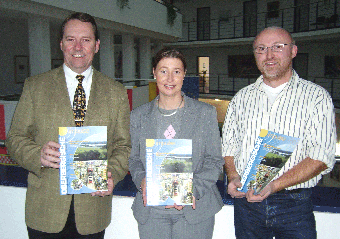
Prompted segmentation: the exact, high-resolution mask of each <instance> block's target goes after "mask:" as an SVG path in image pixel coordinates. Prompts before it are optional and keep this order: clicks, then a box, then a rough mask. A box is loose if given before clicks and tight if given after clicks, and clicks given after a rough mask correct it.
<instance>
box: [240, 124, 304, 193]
mask: <svg viewBox="0 0 340 239" xmlns="http://www.w3.org/2000/svg"><path fill="white" fill-rule="evenodd" d="M299 140H300V139H299V138H295V137H291V136H287V135H284V134H278V133H275V132H272V131H268V130H264V129H261V132H260V136H259V137H258V138H257V139H256V142H255V146H254V149H253V151H252V152H251V154H250V158H249V160H248V163H247V166H246V168H245V170H244V173H243V175H242V178H241V183H242V187H241V188H240V189H239V190H240V191H241V192H247V191H248V190H249V189H254V190H255V193H254V194H258V193H260V192H261V191H262V189H263V188H264V187H265V186H267V185H268V184H269V183H270V182H271V180H272V179H273V178H274V177H275V176H276V175H277V174H278V173H279V171H280V170H281V168H282V167H283V166H284V165H285V163H286V162H287V161H288V159H289V157H290V156H291V155H292V153H293V151H294V150H295V148H296V146H297V144H298V143H299Z"/></svg>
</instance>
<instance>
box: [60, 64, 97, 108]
mask: <svg viewBox="0 0 340 239" xmlns="http://www.w3.org/2000/svg"><path fill="white" fill-rule="evenodd" d="M63 68H64V72H65V78H66V85H67V90H68V94H69V97H70V102H71V106H72V107H73V100H74V92H75V91H76V88H77V86H78V80H77V79H76V76H77V75H83V76H84V77H85V78H84V79H83V83H82V84H83V88H84V91H85V96H86V108H87V106H88V104H89V99H90V93H91V84H92V75H93V68H92V66H90V67H89V68H87V70H86V71H84V72H83V73H81V74H78V73H76V72H74V71H72V70H71V69H70V68H69V67H67V66H66V65H65V64H63Z"/></svg>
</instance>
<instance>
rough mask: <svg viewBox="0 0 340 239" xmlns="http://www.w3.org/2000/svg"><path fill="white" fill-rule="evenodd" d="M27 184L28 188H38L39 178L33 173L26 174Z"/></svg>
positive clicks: (39, 184)
mask: <svg viewBox="0 0 340 239" xmlns="http://www.w3.org/2000/svg"><path fill="white" fill-rule="evenodd" d="M27 183H28V185H29V186H33V187H36V188H40V186H41V180H40V178H39V177H38V176H36V175H35V174H33V173H29V174H28V177H27Z"/></svg>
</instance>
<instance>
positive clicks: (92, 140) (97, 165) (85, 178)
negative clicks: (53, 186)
mask: <svg viewBox="0 0 340 239" xmlns="http://www.w3.org/2000/svg"><path fill="white" fill-rule="evenodd" d="M59 144H60V145H61V147H60V154H61V155H60V169H59V174H60V194H61V195H66V194H80V193H91V192H95V191H107V190H108V188H107V127H106V126H84V127H59Z"/></svg>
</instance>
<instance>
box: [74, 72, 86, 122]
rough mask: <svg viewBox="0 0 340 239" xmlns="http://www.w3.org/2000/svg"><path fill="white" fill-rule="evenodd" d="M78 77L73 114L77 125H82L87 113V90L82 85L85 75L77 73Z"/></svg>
mask: <svg viewBox="0 0 340 239" xmlns="http://www.w3.org/2000/svg"><path fill="white" fill-rule="evenodd" d="M76 79H77V80H78V86H77V88H76V91H75V92H74V100H73V115H74V121H75V123H76V126H77V127H81V126H83V123H84V119H85V113H86V97H85V90H84V88H83V85H82V83H83V79H84V76H83V75H77V76H76Z"/></svg>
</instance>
